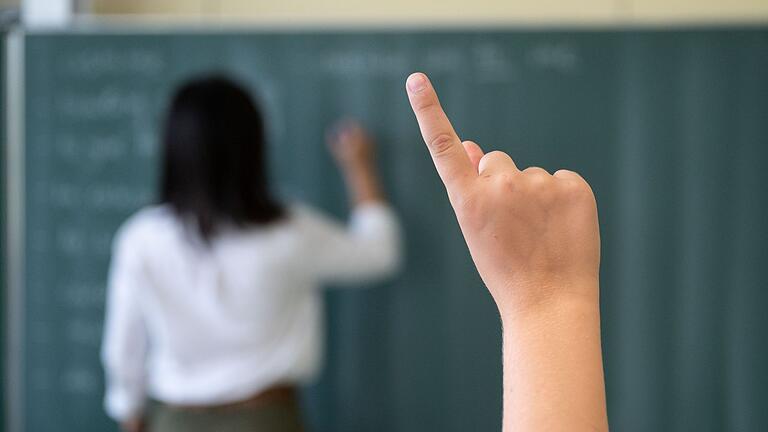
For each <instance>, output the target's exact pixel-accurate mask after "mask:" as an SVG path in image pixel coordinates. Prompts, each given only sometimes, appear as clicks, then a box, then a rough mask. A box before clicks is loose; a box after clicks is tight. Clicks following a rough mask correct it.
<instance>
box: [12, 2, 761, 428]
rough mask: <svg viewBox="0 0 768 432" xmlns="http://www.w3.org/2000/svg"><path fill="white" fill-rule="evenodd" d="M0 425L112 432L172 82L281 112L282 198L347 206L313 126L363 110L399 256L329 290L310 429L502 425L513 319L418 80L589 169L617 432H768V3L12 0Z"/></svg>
mask: <svg viewBox="0 0 768 432" xmlns="http://www.w3.org/2000/svg"><path fill="white" fill-rule="evenodd" d="M0 11H2V12H1V13H0V22H2V25H3V40H4V43H3V45H2V48H1V49H0V54H1V55H2V60H3V68H2V86H1V87H0V88H2V97H1V98H0V108H1V109H2V112H3V121H2V123H1V131H2V135H1V137H2V146H3V147H2V148H3V153H2V158H3V161H2V165H0V166H2V171H1V174H2V181H3V189H2V191H3V192H2V195H0V198H2V204H3V208H4V212H3V215H2V220H1V221H0V223H2V229H3V232H4V234H5V235H4V236H3V240H2V246H3V248H4V259H3V268H2V281H3V308H2V311H3V312H2V313H3V316H2V319H3V322H4V326H3V330H4V331H3V333H2V337H3V343H4V345H3V346H4V349H5V352H4V356H3V362H4V369H3V370H4V373H3V375H2V377H3V382H4V385H3V391H2V398H3V402H4V404H3V406H4V410H3V412H2V424H4V425H5V430H8V431H30V432H33V431H34V432H37V431H51V430H58V431H78V432H87V431H103V430H114V429H115V428H116V426H115V425H114V424H113V423H112V422H111V421H110V420H109V419H108V418H107V417H106V415H105V414H104V412H103V409H102V397H103V371H102V369H101V365H100V363H99V359H98V351H99V345H100V341H101V330H102V323H103V316H104V311H103V308H104V291H105V281H106V273H107V267H108V263H109V253H110V249H109V248H110V242H111V240H112V236H113V235H114V233H115V230H116V229H117V227H118V226H119V225H120V223H121V222H122V221H124V220H125V218H126V217H128V216H129V215H130V214H131V213H133V212H134V211H136V210H137V209H138V208H140V207H141V206H143V205H145V204H148V203H150V202H152V201H153V199H154V190H155V182H156V172H157V167H156V162H157V159H158V153H157V144H158V126H159V122H160V120H161V119H160V115H161V114H162V112H163V110H164V109H165V107H166V104H167V99H168V96H169V95H170V92H171V91H172V89H173V88H174V87H175V86H176V85H177V84H178V83H180V82H181V81H182V80H183V79H185V78H187V77H189V76H192V75H195V74H199V73H203V72H210V71H219V72H221V71H223V72H226V73H229V74H231V75H232V76H234V77H236V78H238V79H239V80H240V81H241V82H243V83H245V84H246V86H248V87H249V88H250V89H251V90H252V91H253V92H254V94H256V95H257V96H258V99H259V100H260V102H261V103H262V105H263V106H264V109H265V111H266V113H267V124H268V125H269V136H270V146H271V147H270V158H271V166H270V170H271V173H272V177H273V178H274V180H275V183H276V185H277V186H278V188H279V190H280V192H281V196H282V197H285V198H286V199H300V200H304V201H307V202H310V203H312V204H313V205H315V206H316V207H319V208H321V209H323V210H325V211H327V212H329V213H331V214H334V215H338V216H342V215H344V209H345V205H346V204H345V201H344V194H343V186H342V182H341V179H340V178H339V176H338V174H337V173H336V171H335V169H334V168H333V165H332V162H331V159H330V157H329V156H328V154H327V152H326V149H325V146H324V138H323V137H324V131H325V129H326V128H327V127H328V126H329V125H330V124H331V123H332V122H333V121H335V120H336V119H337V118H339V117H341V116H354V117H356V118H358V119H360V120H361V121H362V122H363V123H364V124H365V125H366V126H367V127H368V128H369V130H370V131H371V132H372V134H373V136H374V137H375V139H376V142H377V144H378V152H379V155H380V157H379V166H380V169H381V171H382V174H383V176H384V180H385V186H386V190H387V194H388V195H389V197H390V198H391V199H392V201H393V203H394V205H395V207H396V209H397V211H398V213H399V214H400V216H401V217H402V221H403V224H404V230H405V236H406V237H405V239H406V255H407V257H406V265H405V268H404V270H403V272H402V273H401V274H400V275H399V276H398V277H396V278H395V279H394V280H390V281H388V282H386V283H382V284H378V285H376V286H373V287H371V288H372V289H370V290H354V291H334V290H331V291H328V292H327V294H326V304H327V307H328V310H327V322H328V326H327V332H326V333H327V334H326V339H327V346H328V349H327V353H326V359H325V368H324V370H323V373H322V376H321V378H320V379H319V381H318V382H317V383H316V384H314V385H313V386H311V387H309V388H306V389H305V390H304V391H303V394H302V404H303V406H304V409H305V414H306V416H307V421H308V423H309V426H310V430H311V431H402V432H409V431H417V430H419V431H422V430H435V431H437V430H440V431H467V430H478V431H480V430H483V431H485V430H500V427H501V415H500V413H501V355H500V343H501V338H500V326H499V320H498V318H497V314H496V311H495V307H494V305H493V303H492V300H491V299H490V296H489V295H488V294H487V292H486V291H485V289H484V287H483V286H482V283H481V282H480V280H479V278H478V277H477V276H476V273H475V271H474V268H473V266H472V263H471V260H470V257H469V255H468V253H467V252H466V248H465V246H464V243H463V241H462V238H461V236H460V233H459V230H458V227H457V225H456V223H455V221H454V219H453V216H452V213H451V210H450V208H449V206H448V202H447V200H446V199H445V194H444V192H443V190H442V186H441V184H440V183H439V180H438V179H437V176H436V175H435V174H434V172H433V168H432V166H431V161H430V160H429V158H428V155H427V153H426V151H425V150H424V148H423V144H422V142H421V139H420V136H419V134H418V129H417V127H416V123H415V120H414V119H413V117H412V114H411V112H410V109H409V107H408V105H407V99H406V97H405V93H404V90H403V86H404V80H405V77H406V76H407V75H408V74H409V73H410V72H412V71H415V70H420V71H424V72H426V73H428V74H429V75H430V76H431V77H432V79H433V80H434V82H435V85H436V87H437V89H438V91H439V93H440V95H441V98H442V100H443V104H444V107H445V109H446V111H447V112H448V114H449V116H450V117H451V118H452V119H453V121H454V124H455V126H456V129H457V131H458V132H459V135H461V136H462V137H463V138H465V139H473V140H475V141H477V142H478V143H480V144H481V145H483V146H484V148H486V149H493V148H497V149H502V150H505V151H507V152H509V153H510V154H511V155H512V157H513V158H515V159H516V160H517V162H518V165H520V166H528V165H537V166H542V167H544V168H547V169H549V170H550V171H554V170H557V169H559V168H562V167H568V168H572V169H575V170H577V171H579V172H581V173H582V174H583V175H584V176H585V177H586V178H587V179H588V180H589V181H590V183H591V184H592V186H593V189H594V190H595V193H596V195H597V199H598V204H599V207H600V219H601V221H600V222H601V232H602V241H603V246H602V247H603V265H602V279H601V282H602V286H601V289H602V291H601V294H602V298H601V307H602V313H603V343H604V345H603V350H604V356H605V368H606V381H607V391H608V404H609V407H608V408H609V417H610V423H611V426H612V429H614V430H617V431H694V430H695V431H764V430H768V410H766V406H768V371H767V370H766V365H768V343H767V342H766V341H767V340H768V339H767V338H766V331H767V330H768V313H766V310H767V309H766V308H767V307H768V283H767V282H766V281H768V217H766V214H768V186H766V185H768V172H766V170H765V166H766V162H768V2H766V1H765V0H731V1H717V0H706V1H701V0H696V1H695V0H676V1H670V0H584V1H579V2H567V1H553V0H544V1H542V0H537V1H533V0H525V1H491V0H477V1H473V2H462V1H454V0H447V1H440V2H430V1H424V0H413V1H404V0H390V1H380V2H366V1H350V0H322V1H295V0H285V1H281V2H263V1H246V0H198V1H182V0H154V1H149V0H146V1H145V0H90V1H88V0H84V1H72V0H70V1H65V0H29V1H25V2H23V4H20V2H19V1H9V0H3V1H2V2H0Z"/></svg>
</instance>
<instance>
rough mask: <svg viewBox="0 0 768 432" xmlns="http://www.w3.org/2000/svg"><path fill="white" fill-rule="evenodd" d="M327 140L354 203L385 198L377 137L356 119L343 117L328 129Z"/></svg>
mask: <svg viewBox="0 0 768 432" xmlns="http://www.w3.org/2000/svg"><path fill="white" fill-rule="evenodd" d="M326 141H327V143H328V148H329V150H330V152H331V154H332V155H333V157H334V159H335V160H336V164H337V165H338V166H339V169H340V170H341V172H342V174H343V176H344V180H345V182H346V185H347V189H348V190H349V195H350V200H351V201H352V202H353V204H354V205H358V204H364V203H368V202H377V201H383V195H382V192H381V186H380V182H379V177H378V175H377V173H376V164H375V157H374V155H375V153H374V146H373V139H372V138H371V137H370V135H368V133H367V132H366V131H365V129H364V128H363V127H362V126H361V125H360V124H359V123H358V122H356V121H353V120H342V121H340V122H339V123H338V124H336V125H335V126H334V127H333V128H331V130H330V131H329V132H328V133H327V136H326Z"/></svg>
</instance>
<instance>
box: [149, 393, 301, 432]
mask: <svg viewBox="0 0 768 432" xmlns="http://www.w3.org/2000/svg"><path fill="white" fill-rule="evenodd" d="M149 414H150V415H149V418H148V419H147V420H148V424H147V432H303V431H304V428H303V426H302V422H301V412H300V411H299V406H298V402H297V401H296V400H295V399H289V400H276V401H269V402H267V403H261V404H258V405H253V404H243V405H240V406H227V407H209V408H195V409H185V408H178V407H174V406H169V405H166V404H163V403H162V402H155V403H153V404H152V408H151V409H150V413H149Z"/></svg>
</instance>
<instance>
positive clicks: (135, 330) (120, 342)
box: [101, 229, 147, 421]
mask: <svg viewBox="0 0 768 432" xmlns="http://www.w3.org/2000/svg"><path fill="white" fill-rule="evenodd" d="M129 234H130V231H129V230H126V229H121V230H120V231H119V232H118V234H117V236H116V238H115V241H114V244H113V249H112V262H111V264H110V270H109V281H108V286H107V305H106V317H105V323H104V339H103V342H102V349H101V358H102V363H103V365H104V370H105V373H106V394H105V398H104V406H105V409H106V411H107V414H108V415H109V416H110V417H112V418H113V419H115V420H117V421H122V420H126V419H129V418H132V417H135V416H138V415H141V414H142V411H143V409H144V400H145V397H146V396H145V388H144V387H145V356H146V351H147V333H146V328H145V326H144V322H143V319H142V313H141V308H140V302H139V300H140V292H141V291H142V290H143V288H144V287H145V286H146V275H145V272H144V268H143V266H142V264H141V260H140V255H139V253H138V250H137V248H136V244H135V239H132V238H131V237H130V235H129ZM131 240H133V241H134V243H133V244H132V243H131Z"/></svg>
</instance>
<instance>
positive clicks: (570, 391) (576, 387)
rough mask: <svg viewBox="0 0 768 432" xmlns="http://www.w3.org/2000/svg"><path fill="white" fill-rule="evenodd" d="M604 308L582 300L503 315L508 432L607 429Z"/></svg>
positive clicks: (555, 302)
mask: <svg viewBox="0 0 768 432" xmlns="http://www.w3.org/2000/svg"><path fill="white" fill-rule="evenodd" d="M595 292H596V290H595ZM599 309H600V308H599V305H598V302H597V300H596V299H595V300H594V301H593V300H585V299H583V298H580V297H579V298H562V299H561V298H558V299H554V300H547V301H545V302H543V303H540V304H536V305H529V306H526V307H524V308H521V309H518V310H515V311H510V312H509V313H502V321H503V326H504V336H503V339H504V348H503V351H504V427H503V430H504V432H512V431H515V432H527V431H577V432H578V431H607V430H608V421H607V415H606V406H605V389H604V382H603V369H602V353H601V349H600V310H599Z"/></svg>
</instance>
